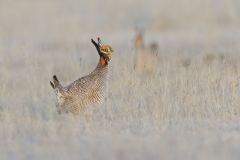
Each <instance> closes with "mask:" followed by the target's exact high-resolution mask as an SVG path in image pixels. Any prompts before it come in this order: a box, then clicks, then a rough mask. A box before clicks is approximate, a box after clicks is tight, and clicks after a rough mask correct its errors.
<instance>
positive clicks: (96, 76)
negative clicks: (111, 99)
mask: <svg viewBox="0 0 240 160" xmlns="http://www.w3.org/2000/svg"><path fill="white" fill-rule="evenodd" d="M92 43H93V44H94V46H95V47H96V49H97V51H98V54H99V56H100V59H99V63H98V65H97V67H96V68H95V69H94V70H93V71H92V72H91V73H90V74H89V75H87V76H84V77H82V78H79V79H78V80H76V81H74V82H73V83H71V84H70V85H68V86H66V87H63V86H62V85H61V83H60V82H59V80H58V79H57V76H56V75H54V76H53V82H51V81H50V84H51V86H52V87H53V89H54V91H55V94H56V96H57V104H56V107H57V110H58V112H59V113H62V112H64V113H68V112H70V113H72V114H78V113H80V112H82V111H83V110H85V109H86V108H87V106H89V105H92V104H98V103H101V102H103V100H104V97H105V92H106V91H105V90H106V82H107V73H108V62H109V61H110V60H111V55H112V52H113V50H112V48H111V46H109V45H103V44H102V43H101V40H100V38H98V42H95V41H94V40H93V39H92Z"/></svg>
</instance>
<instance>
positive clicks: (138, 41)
mask: <svg viewBox="0 0 240 160" xmlns="http://www.w3.org/2000/svg"><path fill="white" fill-rule="evenodd" d="M134 43H135V48H136V49H143V48H144V43H143V32H141V31H137V33H136V35H135V40H134Z"/></svg>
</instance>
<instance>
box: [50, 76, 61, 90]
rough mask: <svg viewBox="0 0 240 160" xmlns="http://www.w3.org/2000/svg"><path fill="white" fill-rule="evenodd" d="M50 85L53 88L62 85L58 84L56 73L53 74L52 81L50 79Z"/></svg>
mask: <svg viewBox="0 0 240 160" xmlns="http://www.w3.org/2000/svg"><path fill="white" fill-rule="evenodd" d="M50 85H51V86H52V88H53V89H55V88H58V87H61V86H62V85H61V84H60V82H59V80H58V78H57V76H56V75H54V76H53V82H52V81H50Z"/></svg>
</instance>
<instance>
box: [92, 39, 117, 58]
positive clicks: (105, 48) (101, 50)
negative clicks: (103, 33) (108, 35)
mask: <svg viewBox="0 0 240 160" xmlns="http://www.w3.org/2000/svg"><path fill="white" fill-rule="evenodd" d="M97 40H98V42H95V41H94V40H93V39H92V43H93V44H94V46H95V47H96V49H97V51H98V54H99V56H100V57H102V58H103V59H104V60H105V61H106V62H109V61H110V60H111V58H112V53H113V49H112V47H111V46H110V45H106V44H102V41H101V39H100V38H98V39H97Z"/></svg>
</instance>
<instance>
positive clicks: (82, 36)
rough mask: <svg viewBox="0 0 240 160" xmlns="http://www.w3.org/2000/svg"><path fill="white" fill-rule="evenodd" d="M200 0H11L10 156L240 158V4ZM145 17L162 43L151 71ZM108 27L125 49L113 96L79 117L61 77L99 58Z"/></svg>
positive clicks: (6, 19) (6, 118)
mask: <svg viewBox="0 0 240 160" xmlns="http://www.w3.org/2000/svg"><path fill="white" fill-rule="evenodd" d="M195 2H196V3H193V2H192V3H191V5H185V4H188V3H190V0H184V1H181V2H180V1H179V2H178V1H174V2H168V1H161V2H158V3H157V2H156V1H153V0H151V1H149V2H148V3H146V2H144V1H141V2H139V3H138V6H137V7H138V9H137V10H134V8H136V6H135V4H134V3H133V2H127V1H126V2H125V1H123V2H122V1H121V2H120V1H118V2H110V1H109V2H108V3H107V4H108V5H102V4H100V2H93V1H86V2H84V3H83V2H80V1H73V2H72V3H68V2H67V1H54V0H52V1H38V2H32V1H28V0H24V1H22V2H21V3H20V2H11V1H6V2H3V1H2V2H1V3H2V4H1V5H0V11H1V12H2V13H4V14H0V22H1V26H0V44H1V45H0V57H1V58H0V73H1V76H0V82H1V89H0V141H1V143H0V159H41V160H42V159H103V160H106V159H119V160H120V159H138V160H139V159H189V160H190V159H218V160H219V159H239V157H240V154H239V153H240V152H239V147H240V145H239V144H240V143H239V142H240V136H239V135H240V125H239V121H240V118H239V117H240V107H239V104H240V90H239V75H240V63H239V61H240V56H239V54H238V52H239V44H240V34H239V31H237V30H236V29H235V28H237V27H238V25H239V24H238V23H239V22H238V19H236V17H237V16H239V14H238V13H237V12H236V11H237V10H236V7H237V6H239V4H238V5H237V3H238V1H229V2H228V3H227V2H225V1H223V0H222V1H218V5H219V6H224V7H225V9H224V10H223V11H222V12H220V13H219V12H217V11H218V10H217V9H212V8H211V6H215V5H214V4H212V3H213V2H212V1H208V0H204V1H200V0H195ZM179 3H181V4H179ZM93 4H95V5H93ZM156 4H159V6H160V7H159V8H160V9H159V8H158V7H156ZM173 4H175V5H174V6H176V7H177V8H178V9H179V10H178V11H179V12H180V13H179V12H177V9H176V7H174V6H173ZM114 5H118V7H117V8H111V6H114ZM186 6H187V7H186ZM206 6H207V7H206ZM209 6H210V7H209ZM170 7H171V9H169V8H170ZM198 7H199V8H198ZM89 8H91V10H90V9H89ZM123 8H126V9H124V11H126V12H124V13H123V12H120V11H121V10H122V9H123ZM152 8H153V9H152ZM203 8H204V9H205V10H203ZM114 11H117V13H121V14H111V16H108V15H109V13H114ZM170 11H171V12H170ZM189 13H192V14H189ZM202 13H203V14H202ZM86 15H87V17H88V19H87V20H86V19H85V17H86ZM126 15H128V16H126ZM186 15H189V16H188V17H187V18H186ZM198 15H201V16H200V17H199V16H198ZM196 17H198V18H196ZM221 17H225V18H223V19H222V18H221ZM110 20H112V21H111V22H112V25H111V27H109V21H110ZM187 22H189V23H187ZM190 22H191V23H190ZM200 22H205V23H202V24H205V26H199V23H200ZM142 24H144V25H145V26H144V27H146V28H147V31H146V43H148V42H152V41H154V42H157V43H158V46H159V48H158V53H157V56H158V57H157V58H158V59H159V64H158V65H157V66H156V67H155V69H154V70H153V74H151V75H145V74H137V73H136V71H135V70H134V62H135V60H136V59H135V58H136V53H135V52H134V49H133V36H134V33H133V29H134V27H133V26H134V25H142ZM186 24H189V25H188V26H186ZM216 26H217V27H216ZM148 29H149V30H148ZM200 31H201V32H200ZM97 36H100V37H101V38H102V39H103V41H104V42H106V43H109V44H111V45H112V46H113V49H114V50H115V53H114V55H113V59H112V61H111V70H110V78H109V84H108V99H107V100H106V102H105V103H104V104H103V105H102V106H99V108H97V109H96V110H95V111H94V112H93V113H92V118H91V119H90V120H89V121H86V119H85V118H84V117H82V116H81V115H79V119H78V120H77V121H75V122H74V121H72V118H71V115H70V114H69V115H58V114H57V111H56V108H55V95H54V93H53V91H52V88H51V86H50V84H49V80H51V78H52V75H53V74H56V75H58V77H59V79H60V80H61V81H62V82H63V83H64V84H68V83H70V82H72V81H73V80H75V79H76V78H78V77H80V76H83V75H85V74H87V73H89V72H90V71H91V70H93V69H94V67H95V65H96V63H97V61H98V54H97V53H96V51H95V48H94V47H93V46H92V44H91V43H90V38H96V37H97Z"/></svg>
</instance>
